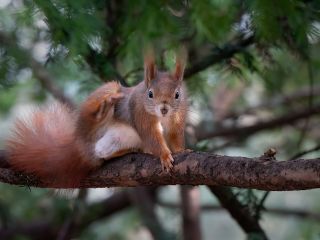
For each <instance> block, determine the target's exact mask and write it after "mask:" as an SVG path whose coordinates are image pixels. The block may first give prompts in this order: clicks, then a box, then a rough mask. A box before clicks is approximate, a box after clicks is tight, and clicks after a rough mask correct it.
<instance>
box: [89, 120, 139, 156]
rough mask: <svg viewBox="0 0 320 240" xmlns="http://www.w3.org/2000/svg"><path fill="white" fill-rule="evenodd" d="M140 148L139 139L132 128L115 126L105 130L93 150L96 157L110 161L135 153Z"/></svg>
mask: <svg viewBox="0 0 320 240" xmlns="http://www.w3.org/2000/svg"><path fill="white" fill-rule="evenodd" d="M140 147H141V139H140V137H139V135H138V133H137V132H136V131H135V130H134V129H133V128H132V127H130V126H129V125H126V124H116V125H113V126H110V127H109V128H108V129H107V131H106V133H105V134H104V135H103V137H102V138H100V139H99V140H98V141H97V142H96V144H95V148H94V150H95V155H96V157H98V158H102V159H110V158H113V157H119V156H122V155H125V154H127V153H130V152H136V151H137V150H138V149H140Z"/></svg>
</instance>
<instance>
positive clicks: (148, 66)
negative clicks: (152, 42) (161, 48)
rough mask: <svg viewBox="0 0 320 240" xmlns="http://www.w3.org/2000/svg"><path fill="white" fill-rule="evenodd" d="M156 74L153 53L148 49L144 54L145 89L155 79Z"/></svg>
mask: <svg viewBox="0 0 320 240" xmlns="http://www.w3.org/2000/svg"><path fill="white" fill-rule="evenodd" d="M156 74H157V67H156V63H155V58H154V52H153V50H152V49H151V48H149V49H148V50H147V51H145V53H144V81H145V83H146V85H147V87H149V86H150V84H151V81H152V80H153V79H155V77H156Z"/></svg>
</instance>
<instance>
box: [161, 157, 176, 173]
mask: <svg viewBox="0 0 320 240" xmlns="http://www.w3.org/2000/svg"><path fill="white" fill-rule="evenodd" d="M160 160H161V166H162V170H165V171H167V172H169V171H170V170H171V169H172V168H173V165H172V163H173V161H174V159H173V157H172V155H171V153H166V154H163V155H161V157H160Z"/></svg>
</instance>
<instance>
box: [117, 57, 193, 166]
mask: <svg viewBox="0 0 320 240" xmlns="http://www.w3.org/2000/svg"><path fill="white" fill-rule="evenodd" d="M181 53H182V54H180V55H179V56H177V58H176V64H175V69H174V71H173V72H172V73H170V72H164V71H158V70H157V67H156V64H155V59H154V55H153V54H152V53H151V52H149V53H148V54H147V55H145V60H144V81H142V82H140V83H139V84H138V85H136V86H134V87H130V88H126V87H122V88H121V92H122V93H123V94H124V97H123V98H122V99H120V100H119V101H118V102H117V103H116V104H115V112H114V118H115V119H116V120H118V121H121V122H125V123H127V124H129V125H130V126H132V127H133V128H134V129H135V130H136V131H137V133H138V135H139V136H140V138H141V146H140V147H141V150H142V151H143V152H145V153H151V154H153V155H155V156H157V157H159V158H160V160H161V164H162V167H163V169H166V170H169V169H171V168H172V167H173V165H172V163H173V158H172V155H171V154H172V153H177V152H180V151H183V150H184V127H185V120H186V113H187V92H186V88H185V86H184V83H183V74H184V68H185V61H186V57H185V54H183V53H184V52H181Z"/></svg>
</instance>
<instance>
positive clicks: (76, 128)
mask: <svg viewBox="0 0 320 240" xmlns="http://www.w3.org/2000/svg"><path fill="white" fill-rule="evenodd" d="M184 67H185V58H184V57H182V58H177V61H176V66H175V70H174V71H173V73H169V72H162V71H158V70H157V68H156V65H155V61H154V58H153V56H151V55H147V56H146V57H145V61H144V68H145V69H144V81H142V82H141V83H139V84H138V85H136V86H134V87H131V88H126V87H122V86H120V84H118V83H116V82H109V83H106V84H105V85H103V86H102V87H100V88H98V89H97V90H96V91H94V92H93V93H91V94H90V95H89V97H88V98H87V99H86V100H85V101H84V102H83V103H82V104H81V106H80V108H79V110H77V111H74V110H71V109H70V108H68V107H67V106H65V105H63V104H61V103H55V104H53V105H51V106H49V107H47V108H45V109H44V110H36V111H34V112H33V113H32V114H31V115H30V116H29V117H28V118H27V119H18V120H17V121H16V123H15V130H14V133H15V134H14V135H13V136H12V137H11V138H10V139H9V140H8V141H7V144H6V150H7V153H8V157H9V163H10V165H11V166H12V167H13V168H14V169H16V170H18V171H22V172H26V173H29V174H34V175H35V176H37V177H39V178H40V179H42V180H44V181H47V182H51V185H50V186H52V187H64V188H66V187H68V188H69V187H70V188H72V187H77V186H78V184H79V183H80V181H81V180H82V179H83V178H84V177H86V176H87V175H88V173H89V172H90V171H91V170H93V169H95V168H97V167H98V166H99V165H100V164H101V163H102V161H101V159H104V160H105V159H110V158H114V157H117V156H121V155H124V154H126V153H129V152H133V151H136V150H140V151H143V152H145V153H151V154H153V155H155V156H157V157H159V158H160V160H161V164H162V167H163V168H164V169H166V170H169V169H170V168H172V166H173V165H172V162H173V158H172V155H171V154H172V153H176V152H179V151H182V150H183V149H184V126H185V118H186V112H187V93H186V90H185V86H184V84H183V72H184Z"/></svg>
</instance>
